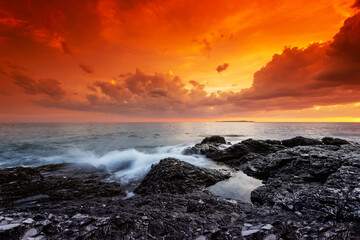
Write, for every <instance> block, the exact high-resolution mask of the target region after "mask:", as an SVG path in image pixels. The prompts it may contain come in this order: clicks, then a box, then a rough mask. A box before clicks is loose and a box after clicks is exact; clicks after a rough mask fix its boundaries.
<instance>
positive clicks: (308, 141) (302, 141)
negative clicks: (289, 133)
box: [282, 136, 322, 147]
mask: <svg viewBox="0 0 360 240" xmlns="http://www.w3.org/2000/svg"><path fill="white" fill-rule="evenodd" d="M282 144H283V145H284V146H286V147H296V146H313V145H321V144H322V142H321V141H319V140H317V139H313V138H305V137H300V136H297V137H294V138H291V139H286V140H283V141H282Z"/></svg>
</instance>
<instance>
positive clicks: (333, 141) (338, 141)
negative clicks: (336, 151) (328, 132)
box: [321, 137, 349, 146]
mask: <svg viewBox="0 0 360 240" xmlns="http://www.w3.org/2000/svg"><path fill="white" fill-rule="evenodd" d="M321 141H322V142H323V143H324V144H326V145H336V146H340V145H345V144H349V142H348V141H346V140H345V139H341V138H332V137H324V138H323V139H321Z"/></svg>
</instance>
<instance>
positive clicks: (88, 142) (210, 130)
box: [0, 122, 360, 202]
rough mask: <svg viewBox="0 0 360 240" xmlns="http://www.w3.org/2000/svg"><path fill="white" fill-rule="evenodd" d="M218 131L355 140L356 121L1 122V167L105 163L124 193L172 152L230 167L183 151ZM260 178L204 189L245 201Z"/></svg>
mask: <svg viewBox="0 0 360 240" xmlns="http://www.w3.org/2000/svg"><path fill="white" fill-rule="evenodd" d="M211 135H221V136H224V137H225V138H226V140H227V141H229V142H231V143H232V144H234V143H237V142H240V141H242V140H245V139H249V138H252V139H277V140H282V139H287V138H293V137H295V136H304V137H310V138H322V137H325V136H330V137H338V138H344V139H347V140H349V141H353V142H360V123H261V122H156V123H149V122H144V123H142V122H131V123H123V122H121V123H0V168H8V167H17V166H23V167H33V166H40V165H46V164H53V163H64V162H75V163H90V164H93V165H94V166H96V167H98V166H100V165H105V166H106V167H107V169H108V170H109V172H111V176H110V177H109V179H108V181H116V182H119V183H120V184H121V185H122V186H124V188H125V189H126V191H127V192H128V196H129V197H131V196H133V195H134V194H133V192H132V191H133V190H134V188H135V187H136V186H137V184H138V183H139V182H140V181H141V180H142V179H143V178H144V176H145V175H146V174H147V172H148V171H149V170H150V168H151V165H152V164H156V163H158V162H159V161H160V160H161V159H164V158H167V157H173V158H177V159H180V160H182V161H186V162H189V163H191V164H194V165H197V166H200V167H206V168H213V169H227V170H229V171H233V170H232V169H229V168H228V167H226V166H225V165H222V164H219V163H216V162H213V161H212V160H210V159H207V158H206V157H204V156H201V155H191V156H189V155H184V154H183V151H184V149H186V148H187V147H190V146H193V145H194V144H196V143H199V142H201V140H202V139H203V138H205V137H207V136H211ZM261 184H262V183H261V181H260V180H258V179H254V178H252V177H249V176H247V175H245V174H244V173H242V172H241V171H238V172H234V171H233V172H232V177H231V178H230V179H228V180H226V181H223V182H219V183H217V184H215V185H214V186H212V187H210V188H209V189H208V190H209V191H211V192H212V193H214V194H215V195H217V196H219V197H220V198H231V199H238V200H242V201H246V202H250V193H251V191H252V190H254V189H255V188H257V187H259V186H261Z"/></svg>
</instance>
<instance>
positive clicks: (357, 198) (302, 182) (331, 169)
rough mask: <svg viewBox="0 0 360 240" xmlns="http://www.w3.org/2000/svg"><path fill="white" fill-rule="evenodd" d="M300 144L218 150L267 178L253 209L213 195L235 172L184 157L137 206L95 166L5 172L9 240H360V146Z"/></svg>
mask: <svg viewBox="0 0 360 240" xmlns="http://www.w3.org/2000/svg"><path fill="white" fill-rule="evenodd" d="M299 139H300V138H297V139H296V140H292V141H290V142H291V146H286V145H289V142H287V143H286V145H284V144H283V142H284V141H277V140H246V141H243V142H241V143H239V144H234V145H233V146H231V147H229V148H227V149H223V150H218V151H221V152H223V153H224V154H227V155H226V157H224V158H222V159H221V161H222V162H224V163H226V164H228V165H229V166H234V167H236V168H238V169H242V170H243V171H244V172H245V173H246V174H248V175H250V176H255V177H257V178H261V179H263V183H264V184H263V185H262V186H261V187H259V188H257V189H256V190H254V191H253V192H252V202H253V204H249V203H244V202H241V201H238V200H232V199H221V198H219V197H217V196H214V195H213V194H211V193H210V192H208V191H207V190H204V189H203V188H204V187H206V186H208V184H210V182H211V183H212V182H214V181H220V180H221V179H225V178H226V177H224V176H226V174H224V173H222V172H217V171H214V170H208V169H202V168H198V167H195V166H192V165H191V164H188V163H184V162H181V161H179V160H176V159H164V160H162V161H161V162H160V163H159V164H158V165H154V166H153V167H152V169H151V171H150V172H149V174H148V175H147V176H146V177H145V179H144V180H143V182H142V183H141V184H140V185H139V187H138V191H139V193H141V194H139V195H135V196H134V197H131V198H124V193H123V191H122V190H121V188H120V185H119V184H117V183H109V182H107V181H106V179H107V177H108V173H107V172H106V171H105V170H104V169H98V168H95V167H93V166H91V165H72V164H60V165H59V164H56V165H48V166H43V167H38V168H12V169H2V170H0V190H1V195H0V197H1V202H0V239H197V240H203V239H266V240H273V239H360V237H359V236H360V171H359V170H360V145H359V144H356V143H348V142H345V141H342V140H341V139H322V140H317V139H314V140H316V141H310V140H308V139H305V140H304V139H300V140H299ZM299 143H301V144H300V145H298V144H299ZM312 143H314V144H312ZM204 144H208V143H204ZM235 145H237V146H236V147H235V148H234V146H235ZM217 154H218V153H217ZM217 154H216V156H220V155H217ZM214 156H215V155H214ZM215 159H220V158H215V157H214V160H215ZM26 189H28V190H26ZM3 193H5V194H3Z"/></svg>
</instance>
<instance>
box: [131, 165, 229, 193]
mask: <svg viewBox="0 0 360 240" xmlns="http://www.w3.org/2000/svg"><path fill="white" fill-rule="evenodd" d="M228 178H230V173H229V172H220V171H217V170H212V169H205V168H200V167H196V166H194V165H192V164H189V163H186V162H182V161H180V160H178V159H175V158H166V159H163V160H161V161H160V162H159V163H158V164H156V165H153V166H151V170H150V172H149V173H148V174H147V175H146V177H145V179H144V180H143V181H142V182H141V183H140V185H139V186H138V187H137V188H136V189H135V191H134V192H135V193H137V194H142V195H146V194H156V193H173V194H184V193H189V192H192V191H194V190H200V189H202V188H205V187H209V186H211V185H214V184H215V183H217V182H219V181H223V180H225V179H228Z"/></svg>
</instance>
